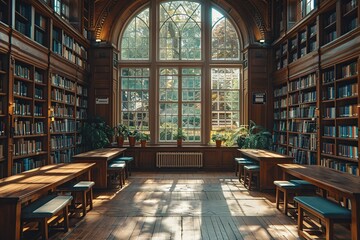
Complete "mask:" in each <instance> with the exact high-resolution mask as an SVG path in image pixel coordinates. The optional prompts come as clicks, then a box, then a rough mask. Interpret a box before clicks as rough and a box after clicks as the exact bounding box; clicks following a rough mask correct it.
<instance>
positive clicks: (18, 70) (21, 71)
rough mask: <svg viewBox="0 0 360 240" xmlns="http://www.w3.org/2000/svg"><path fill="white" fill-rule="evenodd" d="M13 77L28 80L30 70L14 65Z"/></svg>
mask: <svg viewBox="0 0 360 240" xmlns="http://www.w3.org/2000/svg"><path fill="white" fill-rule="evenodd" d="M15 75H16V76H18V77H22V78H26V79H30V68H29V67H26V66H22V65H20V64H15Z"/></svg>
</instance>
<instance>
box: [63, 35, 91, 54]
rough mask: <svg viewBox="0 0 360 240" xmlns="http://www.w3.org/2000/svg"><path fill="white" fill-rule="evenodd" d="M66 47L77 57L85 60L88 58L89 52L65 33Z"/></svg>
mask: <svg viewBox="0 0 360 240" xmlns="http://www.w3.org/2000/svg"><path fill="white" fill-rule="evenodd" d="M63 36H64V38H63V39H64V45H65V46H66V47H67V48H69V49H71V50H72V51H74V52H75V53H76V54H77V55H79V56H81V57H83V58H84V59H86V58H87V52H86V50H85V48H84V47H83V46H81V45H80V44H79V43H77V42H76V41H75V40H74V38H72V37H70V36H68V35H67V34H66V33H64V35H63Z"/></svg>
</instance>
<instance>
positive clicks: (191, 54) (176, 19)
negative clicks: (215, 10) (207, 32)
mask: <svg viewBox="0 0 360 240" xmlns="http://www.w3.org/2000/svg"><path fill="white" fill-rule="evenodd" d="M159 14H160V15H159V18H160V21H159V24H160V30H159V51H160V52H159V57H160V60H200V59H201V5H200V4H199V3H196V2H188V1H171V2H165V3H161V4H160V12H159Z"/></svg>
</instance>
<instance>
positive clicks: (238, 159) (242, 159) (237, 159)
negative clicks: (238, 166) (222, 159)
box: [234, 157, 249, 162]
mask: <svg viewBox="0 0 360 240" xmlns="http://www.w3.org/2000/svg"><path fill="white" fill-rule="evenodd" d="M234 160H235V162H236V161H244V160H249V159H247V158H243V157H238V158H235V159H234Z"/></svg>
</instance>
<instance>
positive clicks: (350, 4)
mask: <svg viewBox="0 0 360 240" xmlns="http://www.w3.org/2000/svg"><path fill="white" fill-rule="evenodd" d="M357 6H358V1H357V0H351V1H349V2H347V3H346V4H344V5H343V8H344V14H346V13H348V12H350V11H351V10H353V9H355V8H356V7H357Z"/></svg>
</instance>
